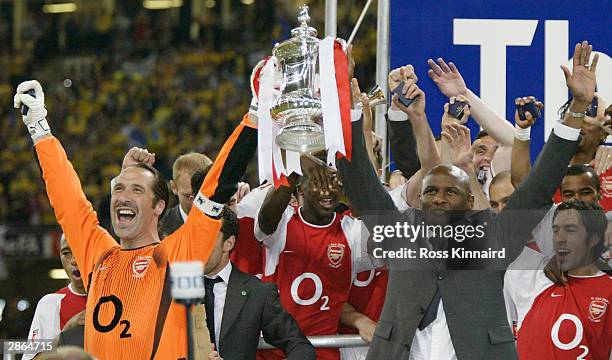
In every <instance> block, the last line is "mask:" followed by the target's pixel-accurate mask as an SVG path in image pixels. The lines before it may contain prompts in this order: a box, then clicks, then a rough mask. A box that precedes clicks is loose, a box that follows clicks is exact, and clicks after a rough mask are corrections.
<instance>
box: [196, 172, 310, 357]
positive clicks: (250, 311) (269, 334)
mask: <svg viewBox="0 0 612 360" xmlns="http://www.w3.org/2000/svg"><path fill="white" fill-rule="evenodd" d="M203 175H204V173H203V171H196V172H195V173H194V174H193V176H192V177H191V188H192V190H193V193H192V197H195V196H196V195H197V191H198V189H199V188H200V186H201V184H202V182H203V181H204V176H203ZM238 229H239V222H238V218H237V216H236V214H235V213H234V211H232V210H231V209H230V208H229V207H227V206H225V208H224V209H223V212H222V215H221V231H220V232H219V234H218V235H217V240H216V242H215V247H214V248H213V250H212V253H211V255H210V257H209V258H208V261H207V262H206V265H205V266H204V274H205V279H204V284H205V288H206V295H205V298H204V305H205V309H206V326H207V327H208V330H209V333H210V340H211V343H213V344H214V345H215V348H216V349H217V354H213V356H214V355H217V356H218V355H220V356H221V357H222V358H224V359H227V360H231V359H240V360H243V359H255V353H256V351H257V344H258V342H259V335H260V333H261V334H263V337H264V339H265V340H266V341H267V342H268V343H269V344H272V345H274V346H276V347H278V348H280V349H282V350H283V352H284V354H285V357H286V358H287V359H314V358H315V352H314V348H313V347H312V345H311V344H310V342H309V341H308V339H306V337H305V336H304V335H303V334H302V332H301V331H300V328H299V327H298V325H297V323H296V321H295V320H294V319H293V317H291V315H290V314H288V313H287V312H286V311H285V309H283V307H282V306H281V304H280V301H279V298H278V289H277V287H276V285H274V284H270V283H262V282H261V281H260V280H259V279H257V278H256V277H255V276H252V275H250V274H246V273H244V272H242V271H240V270H238V268H237V267H235V266H233V264H232V262H231V261H230V254H231V253H232V251H233V250H234V246H235V245H236V242H237V241H238ZM237 339H238V341H237Z"/></svg>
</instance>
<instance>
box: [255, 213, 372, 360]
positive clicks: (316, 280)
mask: <svg viewBox="0 0 612 360" xmlns="http://www.w3.org/2000/svg"><path fill="white" fill-rule="evenodd" d="M360 235H361V221H359V220H357V219H354V218H352V217H351V216H349V215H347V214H338V213H334V218H333V220H332V221H331V222H330V223H329V224H327V225H322V226H320V225H314V224H310V223H308V222H307V221H306V220H304V218H303V217H302V215H301V209H299V208H297V207H291V206H289V207H287V209H286V210H285V212H284V213H283V216H282V218H281V221H280V222H279V224H278V226H277V228H276V231H275V232H274V233H272V234H271V235H266V234H264V233H263V232H262V231H261V230H260V229H259V225H258V222H257V221H256V222H255V236H256V237H257V239H258V240H260V241H262V242H263V243H264V245H265V270H264V277H263V281H269V282H274V283H276V284H277V286H278V289H279V296H280V301H281V304H282V305H283V307H284V308H285V309H286V310H287V311H288V312H289V313H290V314H291V315H292V316H293V317H294V318H295V320H296V321H297V323H298V324H299V326H300V329H301V330H302V332H303V333H304V335H306V336H312V335H335V334H336V333H337V331H338V324H339V321H340V313H341V311H342V307H343V303H344V302H346V301H347V300H348V295H349V290H350V287H351V282H352V280H353V278H354V274H356V273H357V272H359V271H363V270H367V269H371V268H373V265H372V262H371V261H370V259H369V256H368V255H367V248H366V246H367V244H366V241H365V240H367V238H366V239H364V241H361V236H360ZM270 353H271V352H261V357H260V358H266V359H272V358H275V359H280V358H283V356H282V353H280V352H274V354H273V355H272V354H270ZM316 353H317V359H324V360H327V359H335V360H337V359H339V358H340V353H339V351H338V349H316Z"/></svg>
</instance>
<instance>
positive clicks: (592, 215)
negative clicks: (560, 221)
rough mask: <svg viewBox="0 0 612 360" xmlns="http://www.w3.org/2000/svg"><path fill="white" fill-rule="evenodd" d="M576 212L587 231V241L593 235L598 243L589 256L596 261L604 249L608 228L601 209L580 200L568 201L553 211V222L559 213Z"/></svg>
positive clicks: (592, 203) (591, 203) (596, 204)
mask: <svg viewBox="0 0 612 360" xmlns="http://www.w3.org/2000/svg"><path fill="white" fill-rule="evenodd" d="M566 210H576V211H577V212H578V214H579V215H580V220H581V221H582V224H583V225H584V228H585V229H586V231H587V240H588V239H590V238H591V237H592V236H593V235H595V237H596V238H597V239H599V242H598V243H597V245H595V246H594V247H593V249H592V252H591V256H592V258H593V260H596V259H597V258H598V257H600V256H601V254H602V253H603V252H604V250H605V249H606V248H605V246H604V240H605V238H606V229H607V227H608V219H607V218H606V214H605V213H604V211H603V209H602V207H601V206H600V205H599V204H598V203H596V202H586V201H582V200H570V201H566V202H563V203H561V204H559V206H558V207H557V208H556V209H555V213H554V215H553V221H554V219H555V218H556V217H557V215H558V214H559V212H561V211H566Z"/></svg>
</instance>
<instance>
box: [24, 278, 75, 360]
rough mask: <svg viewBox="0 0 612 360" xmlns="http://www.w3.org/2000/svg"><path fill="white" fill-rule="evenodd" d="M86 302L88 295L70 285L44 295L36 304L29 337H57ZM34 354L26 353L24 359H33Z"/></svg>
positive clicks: (49, 338)
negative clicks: (79, 292)
mask: <svg viewBox="0 0 612 360" xmlns="http://www.w3.org/2000/svg"><path fill="white" fill-rule="evenodd" d="M86 303H87V295H85V294H77V293H76V292H74V290H72V287H71V286H70V285H68V286H66V287H64V288H61V289H59V290H58V291H56V292H55V293H53V294H47V295H45V296H43V297H42V298H41V299H40V300H39V301H38V305H36V311H35V312H34V318H33V319H32V324H31V325H30V333H29V334H28V339H30V340H53V339H55V338H56V337H57V336H58V335H59V334H60V332H61V331H62V329H63V328H64V325H66V322H68V320H70V319H71V318H72V317H73V316H74V315H76V314H78V313H80V312H81V311H83V310H85V304H86ZM34 356H35V354H31V355H30V354H26V355H24V356H23V359H24V360H26V359H32V358H33V357H34Z"/></svg>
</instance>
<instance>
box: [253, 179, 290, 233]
mask: <svg viewBox="0 0 612 360" xmlns="http://www.w3.org/2000/svg"><path fill="white" fill-rule="evenodd" d="M287 180H288V182H289V186H284V185H281V186H279V187H278V188H274V189H272V190H270V191H269V192H268V195H266V198H265V200H264V202H263V204H262V205H261V209H260V210H259V215H258V216H257V221H258V223H259V229H260V230H261V232H263V233H264V234H265V235H270V234H272V233H273V232H275V231H276V228H277V227H278V224H279V223H280V221H281V218H282V217H283V213H284V212H285V209H286V208H287V206H288V205H289V202H290V201H291V195H292V194H293V192H294V191H295V188H296V187H297V182H298V175H297V174H296V173H292V174H291V175H289V177H288V178H287Z"/></svg>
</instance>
